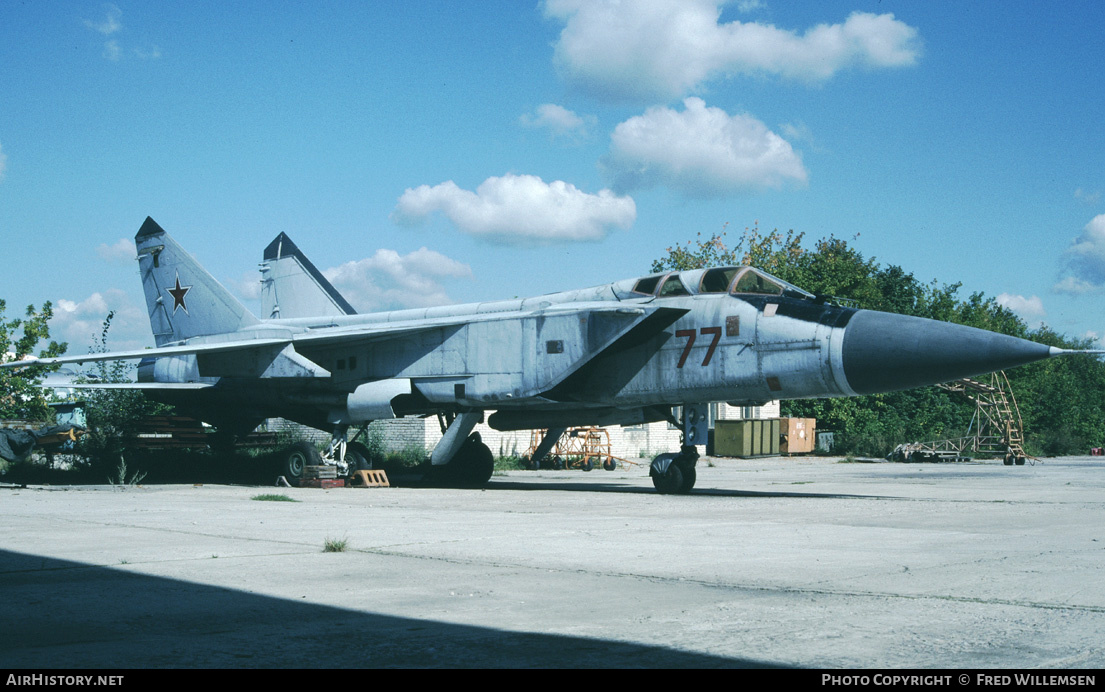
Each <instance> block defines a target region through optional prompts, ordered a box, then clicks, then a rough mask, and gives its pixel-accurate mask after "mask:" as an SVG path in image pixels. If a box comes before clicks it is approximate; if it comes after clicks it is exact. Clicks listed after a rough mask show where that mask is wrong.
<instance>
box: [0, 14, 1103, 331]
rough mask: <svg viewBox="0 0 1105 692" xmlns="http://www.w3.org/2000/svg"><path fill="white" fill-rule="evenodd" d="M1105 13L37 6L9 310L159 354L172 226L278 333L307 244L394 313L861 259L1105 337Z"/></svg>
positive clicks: (9, 264) (322, 264)
mask: <svg viewBox="0 0 1105 692" xmlns="http://www.w3.org/2000/svg"><path fill="white" fill-rule="evenodd" d="M1103 28H1105V3H1101V2H1099V1H1096V0H1095V1H1079V0H1075V1H1072V2H1064V3H1034V2H1031V3H1030V2H1008V1H1007V2H991V3H986V2H982V3H953V2H931V1H930V2H895V1H893V0H884V1H883V2H867V1H859V0H857V1H854V2H833V1H825V2H806V3H783V2H773V1H772V0H759V1H756V0H745V1H743V2H741V1H734V2H729V3H719V2H708V1H703V0H653V1H650V2H637V3H631V2H626V3H606V2H600V1H599V0H586V1H585V2H583V1H578V0H549V1H548V2H543V3H539V4H534V3H524V2H515V1H504V2H478V3H473V2H461V1H457V2H421V3H396V2H311V3H278V2H229V3H228V2H209V3H205V2H188V3H146V2H142V3H131V2H116V3H113V4H104V3H100V2H71V1H69V2H67V1H61V0H59V1H56V2H49V3H42V2H28V3H15V2H7V3H4V4H3V6H2V7H0V66H2V67H0V239H2V241H3V247H4V251H3V256H4V260H5V261H4V263H3V264H4V270H3V273H2V274H0V297H2V298H4V299H5V300H6V301H7V303H8V314H7V317H8V318H9V319H10V318H11V317H13V316H15V315H16V314H17V313H19V312H20V311H21V309H22V307H23V306H25V305H27V304H29V303H35V304H36V305H37V304H41V303H42V302H43V301H46V300H51V301H53V302H54V304H55V308H56V310H57V313H58V314H57V317H56V318H55V320H54V322H53V331H54V336H56V337H59V338H62V339H65V340H68V341H69V342H70V344H71V346H70V351H71V352H81V351H84V350H86V349H87V348H88V346H89V345H90V344H91V339H92V336H93V335H94V334H96V333H97V332H98V328H99V324H100V322H101V321H102V319H103V317H104V316H105V315H106V313H107V311H108V310H109V309H115V310H116V311H117V313H118V317H117V319H116V326H115V327H114V328H113V334H112V343H111V345H112V346H115V347H120V348H122V347H131V346H140V345H144V344H148V343H152V339H151V338H150V337H149V327H148V323H147V322H146V319H145V307H144V304H143V301H142V295H141V291H140V287H139V281H138V276H137V269H136V263H135V262H134V259H133V243H132V239H133V236H134V234H135V232H136V231H137V230H138V227H139V226H140V225H141V223H142V221H143V220H144V219H145V217H146V216H147V215H148V216H152V217H153V218H154V219H155V220H157V221H158V223H160V224H161V225H162V226H163V227H164V228H166V229H167V230H168V231H169V232H170V233H172V234H173V235H174V237H176V239H177V240H178V241H179V242H180V243H181V244H183V245H184V246H185V247H186V248H188V249H189V250H190V251H191V252H192V253H193V254H194V255H195V256H196V257H197V259H199V260H200V262H201V263H203V264H204V265H205V266H206V267H207V268H208V269H209V270H210V271H211V272H212V273H213V274H214V275H215V276H216V277H217V278H218V279H219V280H220V281H222V282H223V283H224V284H226V285H227V286H228V287H229V288H231V290H232V291H234V292H236V293H237V294H238V295H239V296H241V297H242V298H243V300H244V301H245V302H246V304H247V305H250V306H255V302H254V301H255V300H256V294H257V289H258V284H257V278H258V274H257V271H256V269H257V263H258V262H259V261H260V259H261V252H262V250H263V248H264V247H265V245H266V244H268V242H269V241H270V240H271V239H272V238H273V237H274V236H275V235H276V234H277V233H279V232H285V233H287V234H288V235H289V236H291V237H292V238H293V239H294V240H295V242H296V244H297V245H299V247H300V248H301V249H303V250H304V251H305V252H306V253H307V254H308V256H309V257H311V259H312V260H313V262H314V263H315V264H316V265H317V266H318V267H319V268H320V269H322V270H323V271H324V272H325V273H327V275H328V276H330V277H331V279H332V280H333V281H334V283H335V284H336V285H337V286H338V287H339V288H340V289H341V290H342V291H343V293H345V294H346V296H347V297H348V299H349V300H350V302H352V303H353V304H354V305H355V306H357V307H358V308H359V309H361V310H377V309H390V308H399V307H408V306H420V305H428V304H439V303H448V302H469V301H478V300H493V299H498V298H508V297H512V296H524V295H534V294H540V293H545V292H549V291H554V290H562V289H568V288H574V287H581V286H586V285H593V284H598V283H605V282H607V281H612V280H615V279H620V278H626V277H630V276H635V275H639V274H643V273H645V272H647V270H648V266H649V264H650V263H651V262H652V260H654V259H657V258H658V257H660V256H661V255H662V254H663V253H664V249H665V248H666V247H668V246H670V245H672V244H674V243H678V242H685V241H686V240H688V239H691V238H694V237H695V236H696V234H697V233H702V234H704V235H708V234H710V233H713V232H716V231H720V230H722V229H723V228H727V230H728V232H729V237H730V238H735V237H737V236H739V234H740V233H741V231H743V229H744V228H746V227H748V226H751V225H753V224H754V223H755V222H758V223H759V226H760V228H761V229H768V230H769V229H772V228H779V229H780V230H784V231H785V230H788V229H794V230H795V231H799V232H804V233H805V234H806V239H807V242H808V243H809V244H812V242H813V241H815V240H816V239H818V238H821V237H824V236H828V235H830V234H835V235H836V236H838V237H842V238H846V239H848V240H849V241H850V242H852V243H853V244H854V245H855V247H856V248H857V249H859V250H860V251H861V252H862V253H864V254H865V255H867V256H874V257H875V258H877V260H878V261H879V262H881V263H884V264H898V265H901V266H902V267H904V268H905V269H906V270H907V271H910V272H912V273H913V274H914V275H915V276H916V277H917V278H918V279H920V280H922V281H926V282H927V281H931V280H933V279H939V280H940V281H942V282H954V281H962V282H963V285H964V286H963V289H962V295H964V296H966V295H967V294H969V293H970V292H974V291H982V292H984V293H986V294H987V295H989V296H992V297H995V298H999V300H1000V301H1002V302H1003V303H1004V304H1007V305H1008V306H1009V307H1011V308H1012V309H1014V310H1015V311H1017V312H1018V313H1019V314H1021V315H1022V316H1023V317H1024V318H1025V319H1026V321H1028V322H1029V323H1030V325H1036V324H1039V323H1040V322H1044V323H1047V324H1048V325H1050V326H1051V327H1053V328H1054V329H1056V330H1058V331H1060V332H1062V333H1065V334H1067V335H1069V336H1074V337H1082V336H1091V337H1095V338H1096V337H1098V336H1105V308H1103V307H1102V294H1103V292H1105V198H1103V196H1102V193H1103V191H1105V135H1103V134H1102V127H1101V124H1100V123H1101V121H1102V113H1103V110H1105V109H1103V106H1105V89H1102V87H1101V76H1100V71H1101V68H1102V66H1103V65H1105V48H1103V45H1105V42H1103V41H1101V40H1100V38H1101V32H1102V29H1103Z"/></svg>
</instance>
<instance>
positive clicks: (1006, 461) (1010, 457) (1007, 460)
mask: <svg viewBox="0 0 1105 692" xmlns="http://www.w3.org/2000/svg"><path fill="white" fill-rule="evenodd" d="M1002 463H1004V464H1005V465H1006V466H1012V465H1013V455H1012V454H1006V455H1005V459H1004V461H1003V462H1002Z"/></svg>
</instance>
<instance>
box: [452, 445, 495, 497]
mask: <svg viewBox="0 0 1105 692" xmlns="http://www.w3.org/2000/svg"><path fill="white" fill-rule="evenodd" d="M453 464H458V466H457V467H456V474H457V475H456V476H454V478H455V479H456V480H457V481H458V482H460V483H461V484H462V485H465V486H470V487H474V488H479V487H482V486H483V485H485V484H486V483H487V481H489V480H491V474H492V473H494V471H495V455H493V454H492V453H491V450H490V449H488V447H487V445H485V444H484V443H482V442H480V441H479V440H478V438H477V439H475V440H473V439H469V440H468V442H466V443H464V446H463V447H461V448H460V452H459V453H458V454H457V457H456V458H455V459H453V461H451V462H449V466H452V465H453ZM446 468H448V467H446Z"/></svg>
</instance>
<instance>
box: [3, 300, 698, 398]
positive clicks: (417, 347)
mask: <svg viewBox="0 0 1105 692" xmlns="http://www.w3.org/2000/svg"><path fill="white" fill-rule="evenodd" d="M686 312H687V310H685V309H682V308H673V307H662V306H656V305H642V304H634V305H624V304H618V303H614V304H611V303H604V304H596V303H590V304H574V305H571V306H555V307H553V308H551V309H548V308H546V309H542V310H523V311H505V312H501V313H481V314H474V315H473V314H469V315H464V316H450V317H442V318H440V319H430V320H421V321H418V322H413V321H412V322H406V323H399V324H394V323H391V324H389V323H368V324H363V323H362V324H348V325H341V326H333V327H326V328H319V329H312V330H307V331H300V332H292V331H290V330H287V329H284V328H282V327H281V326H280V325H272V327H273V328H271V329H260V330H257V331H256V332H251V331H247V332H236V333H232V334H228V335H220V336H217V337H211V338H210V340H207V339H205V340H203V341H200V342H199V343H196V341H198V339H194V340H193V342H192V343H186V344H181V345H175V346H162V347H159V348H150V349H141V350H133V351H116V352H108V353H86V354H81V355H68V356H59V357H56V358H42V359H37V360H24V361H18V362H14V363H5V364H3V365H2V366H0V367H26V366H32V365H62V364H68V363H92V362H99V361H113V360H126V359H139V358H141V359H147V358H165V357H173V356H196V358H197V361H198V368H199V374H200V376H202V377H225V376H231V377H238V378H288V377H295V378H328V377H330V376H331V373H330V372H329V370H327V369H326V368H325V367H323V365H320V364H319V363H320V362H322V363H326V362H328V361H327V354H328V353H333V352H334V350H335V349H341V350H344V351H363V350H368V351H371V350H373V349H376V348H382V349H391V350H392V351H393V352H395V353H401V354H402V357H403V359H404V360H405V362H407V363H413V362H414V361H416V360H417V359H418V358H420V357H422V356H425V355H428V354H430V353H433V352H434V351H436V350H438V349H440V348H442V344H443V343H444V342H445V340H447V339H448V337H449V336H450V335H451V334H454V333H456V332H457V331H458V330H461V329H464V328H466V327H467V328H469V330H470V333H469V334H468V335H467V337H466V339H465V343H468V344H477V346H476V347H475V348H477V351H478V353H476V354H472V353H470V354H469V358H468V360H467V363H466V365H465V366H463V367H464V368H465V370H466V371H467V372H468V373H472V374H474V375H475V376H476V377H480V376H481V373H493V374H492V375H489V376H490V377H494V376H495V375H494V373H499V372H502V370H501V369H497V368H499V367H500V364H501V361H502V359H503V358H506V357H508V356H510V354H518V352H519V350H520V346H521V343H520V342H519V341H518V340H516V339H514V337H515V336H516V335H517V334H520V333H521V330H522V328H521V326H520V325H521V324H522V323H525V322H527V321H529V323H530V324H538V323H540V324H541V325H544V327H540V328H538V329H545V330H546V331H541V332H540V334H542V336H540V337H538V338H541V339H545V340H549V339H552V340H554V341H550V344H551V343H556V344H558V345H559V346H558V347H559V348H562V349H563V354H564V355H563V358H562V359H556V363H557V365H556V367H555V368H553V369H549V368H544V369H542V370H541V371H540V372H538V373H531V376H530V380H529V386H527V387H525V389H527V390H528V393H529V395H535V394H537V393H539V392H540V391H544V390H547V389H548V388H549V387H552V386H555V385H556V384H557V383H559V382H560V381H562V380H563V379H564V378H566V377H568V376H570V375H572V374H573V373H575V372H576V371H578V370H579V369H580V368H582V367H583V366H584V365H585V364H587V363H588V362H590V361H592V360H594V359H595V358H596V357H598V356H600V355H603V354H609V353H610V352H612V351H621V350H624V349H625V348H628V347H630V346H632V345H633V344H635V343H639V342H640V341H642V340H646V339H648V338H650V337H652V336H654V335H655V334H657V333H659V332H662V331H663V330H664V329H665V328H666V327H667V326H669V325H670V324H672V323H673V322H674V321H675V320H677V319H679V318H680V317H682V316H683V315H684V314H686ZM550 325H552V326H550ZM472 329H474V330H476V331H475V332H471V330H472ZM428 332H437V335H436V336H435V337H431V338H429V339H426V340H423V341H421V342H420V341H419V340H417V339H415V340H413V341H412V340H411V339H410V338H409V337H412V336H415V335H417V334H420V333H428ZM201 338H202V337H201ZM542 345H543V346H544V343H543V342H542ZM534 346H535V347H536V346H537V344H534ZM468 348H473V346H471V345H469V346H468ZM544 350H545V349H544V348H542V351H544ZM550 352H551V351H550ZM559 352H560V351H558V353H559ZM443 367H445V366H443ZM519 367H524V366H521V363H519ZM418 369H419V370H424V371H425V372H419V373H413V372H412V373H411V374H410V375H407V376H411V377H430V378H434V377H441V376H450V375H455V374H457V372H453V371H445V370H441V369H437V368H434V367H431V366H429V365H427V366H426V367H420V368H418ZM148 384H149V385H150V387H149V388H151V389H156V388H166V387H164V384H170V385H171V383H164V384H163V383H158V382H150V383H148ZM181 384H187V385H188V387H187V388H193V389H195V388H205V387H207V386H210V385H206V384H201V383H181ZM196 385H199V386H196ZM489 386H491V387H492V389H494V386H495V385H489ZM88 388H104V387H103V385H97V384H95V383H88ZM120 388H126V386H124V387H120Z"/></svg>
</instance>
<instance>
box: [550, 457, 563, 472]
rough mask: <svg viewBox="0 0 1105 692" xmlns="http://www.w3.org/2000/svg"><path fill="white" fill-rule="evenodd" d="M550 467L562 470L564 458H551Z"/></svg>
mask: <svg viewBox="0 0 1105 692" xmlns="http://www.w3.org/2000/svg"><path fill="white" fill-rule="evenodd" d="M552 467H553V469H554V470H556V471H563V470H564V460H563V459H561V458H560V457H553V458H552Z"/></svg>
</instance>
